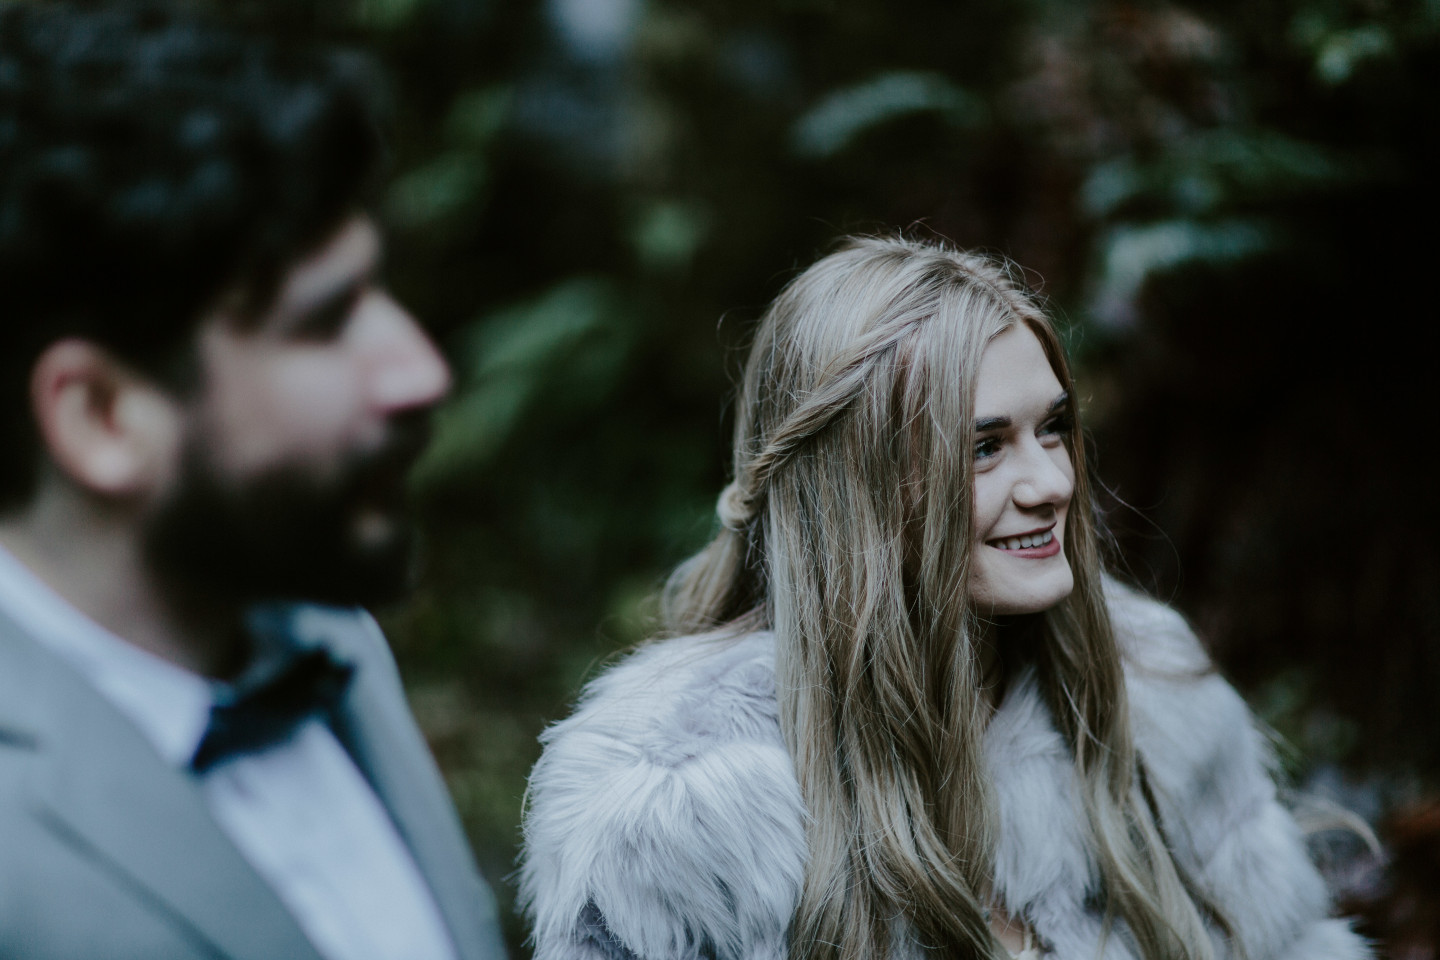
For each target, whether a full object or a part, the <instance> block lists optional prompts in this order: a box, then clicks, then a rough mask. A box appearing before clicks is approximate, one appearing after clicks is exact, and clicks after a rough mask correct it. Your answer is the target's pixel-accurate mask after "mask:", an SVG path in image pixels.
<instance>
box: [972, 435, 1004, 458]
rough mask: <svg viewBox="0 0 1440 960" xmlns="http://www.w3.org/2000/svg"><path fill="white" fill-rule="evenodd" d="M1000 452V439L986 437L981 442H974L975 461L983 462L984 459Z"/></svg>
mask: <svg viewBox="0 0 1440 960" xmlns="http://www.w3.org/2000/svg"><path fill="white" fill-rule="evenodd" d="M999 452H1000V438H998V437H986V438H984V439H983V440H976V441H975V459H976V460H984V459H985V458H986V457H993V456H995V454H997V453H999Z"/></svg>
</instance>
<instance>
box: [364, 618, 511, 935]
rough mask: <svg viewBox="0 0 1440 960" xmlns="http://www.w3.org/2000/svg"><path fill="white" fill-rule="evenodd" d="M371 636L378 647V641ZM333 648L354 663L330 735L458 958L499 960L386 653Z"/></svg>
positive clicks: (462, 844)
mask: <svg viewBox="0 0 1440 960" xmlns="http://www.w3.org/2000/svg"><path fill="white" fill-rule="evenodd" d="M352 629H354V627H353V621H352ZM376 634H377V636H376V638H375V641H376V643H377V644H379V645H381V647H382V648H383V645H384V638H383V637H380V636H379V635H378V631H376ZM337 646H341V647H342V649H344V650H346V651H347V652H351V653H353V654H354V655H355V656H356V657H357V659H358V660H359V669H358V670H357V671H356V675H355V681H354V683H353V685H352V686H351V689H350V691H349V693H348V694H347V696H346V698H345V701H344V703H343V704H342V706H341V710H340V715H339V717H338V718H337V722H336V733H337V735H338V736H339V737H340V740H341V742H342V743H344V744H345V747H346V749H347V750H349V751H350V755H351V757H352V758H354V760H355V763H356V766H358V767H359V768H360V771H361V772H362V773H363V774H364V775H365V778H366V779H367V780H368V781H369V782H370V785H371V787H372V788H374V790H375V793H376V794H377V795H378V796H379V797H380V800H381V802H383V803H384V804H385V807H386V809H388V810H389V812H390V816H391V818H392V819H393V820H394V822H395V825H396V827H397V828H398V829H399V831H400V835H401V837H402V838H404V840H405V843H406V845H407V846H408V847H409V848H410V853H411V855H412V856H413V857H414V859H415V864H416V866H417V867H419V868H420V872H421V874H422V875H424V877H425V879H426V881H427V882H428V883H429V885H430V891H431V893H432V895H433V896H434V898H435V903H436V905H437V906H438V907H439V908H440V912H441V914H442V915H443V916H444V918H445V923H446V925H447V926H448V927H449V929H450V933H451V936H452V938H453V940H454V942H455V948H456V951H457V953H458V954H459V956H460V957H461V958H462V960H501V958H503V957H504V948H503V946H502V945H501V943H500V940H499V936H498V930H499V927H498V921H497V919H496V910H495V904H494V899H493V897H492V896H491V894H490V891H489V890H488V889H487V888H486V887H485V886H484V884H483V882H482V881H481V880H480V877H479V874H478V872H477V871H476V869H475V866H474V862H473V860H472V859H471V857H470V846H469V841H468V840H467V839H466V837H465V833H464V830H463V829H462V828H461V826H460V822H459V819H458V818H457V817H456V815H455V810H454V807H453V806H452V804H451V802H450V798H449V795H448V793H446V790H445V785H444V782H443V781H442V780H441V779H440V777H439V775H438V773H437V771H436V769H435V767H434V764H433V762H432V761H431V759H430V751H429V748H428V747H427V746H426V744H425V741H424V739H423V738H422V737H421V736H420V733H419V730H418V729H417V728H416V726H415V722H414V720H413V718H412V717H411V716H410V712H409V709H408V707H407V706H406V704H405V702H404V700H403V698H402V697H403V694H402V693H401V692H400V685H399V677H398V675H396V673H395V671H394V668H393V666H392V663H391V661H390V655H389V652H388V648H383V649H381V650H379V651H378V652H366V651H365V650H364V646H363V645H355V644H344V645H340V644H337ZM357 647H358V649H357ZM382 657H383V659H382Z"/></svg>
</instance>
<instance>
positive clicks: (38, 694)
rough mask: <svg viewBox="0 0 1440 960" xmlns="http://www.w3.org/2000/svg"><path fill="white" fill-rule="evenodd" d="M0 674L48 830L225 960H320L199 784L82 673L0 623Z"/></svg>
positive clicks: (37, 811) (39, 813) (39, 811)
mask: <svg viewBox="0 0 1440 960" xmlns="http://www.w3.org/2000/svg"><path fill="white" fill-rule="evenodd" d="M0 669H3V671H4V673H5V674H7V676H6V677H5V682H4V683H3V684H0V688H4V687H8V688H9V689H8V690H6V691H5V693H6V696H7V697H8V698H15V699H11V702H10V707H12V708H18V709H15V710H14V711H13V712H12V711H11V710H7V711H6V712H7V713H9V714H10V717H11V719H10V720H9V723H11V724H13V725H16V726H19V727H24V728H28V729H29V732H30V733H31V734H33V736H34V740H35V744H36V746H35V749H36V751H37V754H38V760H39V762H38V764H37V775H36V777H35V780H34V781H33V783H32V785H31V804H32V809H33V811H34V814H35V816H36V817H37V818H38V819H39V820H40V821H41V822H42V823H44V824H45V826H46V827H47V828H48V829H50V830H51V831H53V832H54V833H55V834H56V835H57V836H58V837H59V838H60V839H62V840H63V841H65V842H67V843H69V844H71V845H72V846H73V847H75V848H76V849H77V850H79V851H81V853H82V854H83V855H85V856H87V857H88V858H90V859H91V860H93V861H94V862H96V863H97V864H100V865H102V866H103V867H104V868H105V869H107V870H109V871H110V872H111V873H112V874H113V875H114V876H115V877H116V878H117V880H119V881H120V882H121V883H123V884H126V885H128V886H129V887H130V888H131V889H132V890H133V891H134V893H135V895H136V899H137V901H140V902H143V903H145V904H146V905H147V906H148V907H149V908H150V909H158V910H161V911H163V912H167V913H169V914H171V915H172V917H173V918H174V920H175V922H176V924H177V925H179V926H182V927H188V928H189V929H190V930H191V932H192V933H193V935H194V936H196V937H197V938H199V939H201V940H203V941H204V942H206V943H208V944H209V945H211V946H212V947H213V948H214V949H215V950H216V951H218V952H219V953H220V954H222V955H223V956H225V957H229V958H233V960H274V958H276V957H286V958H296V960H301V958H303V960H320V958H319V955H318V954H317V953H316V952H315V950H314V948H313V947H312V946H311V945H310V942H309V941H308V940H307V939H306V937H305V935H304V934H303V933H302V932H301V930H300V928H299V926H298V925H297V924H296V922H295V920H294V919H293V918H292V917H291V916H290V914H289V912H288V911H286V909H285V908H284V906H283V905H282V904H281V903H280V901H279V899H278V898H277V897H276V895H275V894H274V892H273V891H272V890H271V889H270V888H269V887H268V886H267V885H266V884H265V882H264V881H263V880H262V879H261V878H260V876H259V875H258V874H257V873H256V872H255V870H254V868H252V867H251V866H250V864H249V863H248V862H247V861H246V860H245V859H244V858H243V857H242V856H241V854H240V852H239V851H238V850H237V849H236V848H235V846H234V844H233V843H232V842H231V841H230V839H229V838H228V837H227V836H225V834H224V833H223V831H221V829H220V828H219V826H218V825H217V824H216V823H215V821H214V819H213V818H212V817H211V816H210V813H209V810H208V808H207V806H206V804H205V800H204V797H203V796H202V794H201V792H200V789H199V785H198V784H197V783H196V781H195V780H194V779H193V778H192V777H190V776H189V775H188V774H187V773H185V772H184V771H180V770H176V769H174V768H173V767H171V766H169V765H168V764H166V763H165V762H164V761H163V760H162V759H161V758H160V756H159V755H158V754H157V753H156V752H155V750H154V748H153V747H152V746H151V745H150V743H149V742H148V741H146V740H145V738H144V737H143V736H142V735H141V734H140V732H139V731H138V730H136V729H135V727H134V726H133V725H132V724H131V723H130V721H129V720H127V719H126V718H125V717H124V716H123V715H122V714H120V713H119V711H117V710H116V709H115V708H114V707H113V706H111V704H110V703H109V702H108V701H106V700H105V699H104V698H103V697H102V696H101V695H99V694H98V693H97V692H96V691H95V690H94V689H92V688H91V687H90V686H89V685H88V684H87V683H86V682H85V681H84V679H83V678H81V677H80V676H79V674H77V673H76V672H75V671H74V670H73V669H72V668H71V667H70V666H69V665H68V664H66V663H64V662H63V661H61V660H60V659H59V658H58V657H56V656H55V655H54V654H52V653H50V652H49V651H46V650H43V649H42V648H41V647H40V646H39V645H38V644H36V643H34V642H33V641H31V640H29V639H28V638H26V637H24V636H23V635H21V634H20V632H19V630H18V629H17V628H16V627H14V625H12V624H10V623H9V622H8V621H4V620H0ZM17 700H18V701H19V702H18V703H17Z"/></svg>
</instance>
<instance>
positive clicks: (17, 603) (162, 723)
mask: <svg viewBox="0 0 1440 960" xmlns="http://www.w3.org/2000/svg"><path fill="white" fill-rule="evenodd" d="M0 607H3V608H4V610H5V612H6V613H8V614H9V615H10V617H11V619H13V620H14V621H15V623H16V625H18V626H19V627H21V628H22V629H24V630H25V631H26V632H27V633H29V634H30V636H31V637H32V638H33V639H34V640H35V641H36V642H37V643H40V644H41V645H42V646H44V647H46V648H47V649H49V650H51V651H53V652H54V653H56V654H58V655H59V656H60V657H62V658H63V659H65V660H66V661H67V662H69V663H70V664H71V666H73V667H74V668H75V669H76V670H78V671H79V672H80V674H81V675H82V676H84V677H85V679H86V680H87V681H89V683H90V684H91V686H93V687H94V688H95V689H96V690H97V691H99V692H100V694H101V695H102V696H104V697H105V698H106V699H107V700H109V701H110V702H111V704H113V705H114V706H115V707H116V708H117V709H118V710H119V711H120V712H121V713H123V714H124V715H125V716H126V717H128V718H129V719H130V720H131V722H133V723H134V724H135V726H136V727H138V728H139V729H140V732H141V733H142V734H143V735H144V736H145V737H146V739H148V740H149V741H150V743H151V744H152V745H153V746H154V747H155V749H156V751H157V752H158V753H159V754H160V756H161V757H162V758H164V759H165V760H166V761H167V762H168V763H171V764H173V765H175V766H177V767H181V766H185V765H187V764H188V763H189V762H190V758H191V757H192V756H194V754H195V749H196V747H197V746H199V744H200V738H201V737H203V736H204V735H205V727H206V724H207V723H208V721H209V717H210V706H211V703H212V702H213V699H214V695H213V692H212V689H211V685H210V682H209V681H207V680H206V679H205V678H204V677H202V676H200V675H199V674H196V673H192V672H191V671H189V670H186V669H184V668H183V667H179V666H177V665H175V664H173V663H171V662H170V661H168V660H165V659H163V658H162V657H158V656H156V655H155V654H153V653H150V652H149V651H146V650H142V649H141V648H139V647H137V646H135V645H134V644H132V643H129V642H128V641H126V640H123V639H121V638H120V637H118V636H116V635H115V634H113V633H111V632H110V631H109V630H107V629H105V628H104V627H102V626H101V625H100V624H98V623H96V622H95V621H94V620H91V619H90V618H89V617H87V616H85V615H84V614H83V613H81V612H80V611H79V610H77V609H75V607H73V606H71V605H70V603H69V602H67V601H66V600H65V599H64V598H63V597H61V596H60V595H59V594H58V593H56V592H55V591H54V589H52V588H51V587H50V585H49V584H47V583H45V581H43V580H41V579H40V578H39V577H38V576H36V575H35V574H34V573H33V572H32V571H31V570H30V568H29V567H27V566H25V565H24V564H23V563H21V562H20V561H19V560H18V559H16V557H15V556H14V555H13V554H12V553H10V552H9V551H8V550H6V549H5V548H4V547H0Z"/></svg>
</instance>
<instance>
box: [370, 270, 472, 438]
mask: <svg viewBox="0 0 1440 960" xmlns="http://www.w3.org/2000/svg"><path fill="white" fill-rule="evenodd" d="M361 309H362V311H363V313H362V316H361V317H359V318H357V320H358V321H359V324H358V326H359V327H360V330H359V331H357V333H359V335H360V336H359V338H358V339H359V340H360V345H361V349H363V350H364V351H365V355H366V357H367V358H368V360H369V367H370V370H369V382H368V384H367V386H368V392H369V400H370V403H371V404H372V406H373V407H375V409H377V410H379V411H381V412H383V413H386V414H392V413H401V412H404V411H406V410H413V409H418V408H423V407H429V406H433V405H434V404H435V403H437V402H438V401H439V400H440V399H441V398H442V397H444V396H445V395H446V394H447V393H449V392H450V384H451V376H450V365H449V364H447V363H446V362H445V358H444V357H442V356H441V355H440V351H439V350H438V349H437V348H436V346H435V343H434V341H432V340H431V339H430V337H429V336H428V335H427V334H426V333H425V331H424V330H422V329H421V328H420V325H419V323H417V322H416V321H415V318H414V317H413V316H411V315H410V313H409V311H407V310H406V309H405V308H404V307H403V306H401V305H400V304H399V303H398V302H396V301H395V299H394V298H393V297H391V296H390V295H389V294H388V293H385V292H383V291H374V292H372V293H370V294H369V295H368V296H367V299H366V303H365V304H364V306H363V307H362V308H361Z"/></svg>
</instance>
